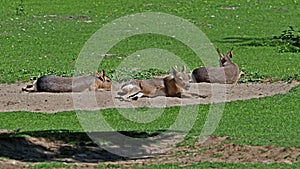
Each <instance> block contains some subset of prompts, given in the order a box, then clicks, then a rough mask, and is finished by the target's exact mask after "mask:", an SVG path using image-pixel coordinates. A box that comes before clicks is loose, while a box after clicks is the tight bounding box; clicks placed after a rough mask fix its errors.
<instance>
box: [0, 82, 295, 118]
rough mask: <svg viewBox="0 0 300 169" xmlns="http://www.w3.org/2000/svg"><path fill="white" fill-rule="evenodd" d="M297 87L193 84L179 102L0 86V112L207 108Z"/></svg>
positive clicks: (116, 87)
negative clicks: (29, 91)
mask: <svg viewBox="0 0 300 169" xmlns="http://www.w3.org/2000/svg"><path fill="white" fill-rule="evenodd" d="M298 84H299V82H297V81H294V82H292V83H285V82H277V83H256V84H254V83H253V84H237V85H228V84H227V85H224V84H208V83H201V84H196V83H193V84H192V85H191V88H190V90H189V91H187V93H184V94H183V98H170V97H164V96H158V97H155V98H141V99H138V100H137V101H128V100H123V99H121V97H120V95H119V94H118V92H119V85H118V84H114V87H113V91H103V92H96V93H94V92H83V93H45V92H36V93H26V92H22V91H21V88H22V87H24V86H26V84H24V83H17V84H10V85H8V84H0V112H11V111H29V112H45V113H54V112H61V111H71V110H80V109H84V110H99V109H107V108H129V107H133V108H135V107H167V106H182V105H192V104H210V103H217V102H229V101H234V100H247V99H252V98H260V97H266V96H272V95H275V94H285V93H287V92H288V91H289V90H290V89H291V88H293V87H295V86H297V85H298ZM191 95H192V96H191ZM190 96H191V97H190ZM94 103H95V104H94Z"/></svg>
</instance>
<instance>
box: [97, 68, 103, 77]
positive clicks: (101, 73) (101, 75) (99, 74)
mask: <svg viewBox="0 0 300 169" xmlns="http://www.w3.org/2000/svg"><path fill="white" fill-rule="evenodd" d="M96 76H97V77H103V76H105V72H104V70H103V69H102V70H101V72H100V73H99V72H98V71H96Z"/></svg>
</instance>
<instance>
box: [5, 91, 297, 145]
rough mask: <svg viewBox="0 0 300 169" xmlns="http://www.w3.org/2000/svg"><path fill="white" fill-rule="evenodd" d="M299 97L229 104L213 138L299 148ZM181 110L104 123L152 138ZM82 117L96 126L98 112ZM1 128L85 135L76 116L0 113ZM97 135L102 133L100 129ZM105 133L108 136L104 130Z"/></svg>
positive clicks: (197, 128)
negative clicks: (146, 134)
mask: <svg viewBox="0 0 300 169" xmlns="http://www.w3.org/2000/svg"><path fill="white" fill-rule="evenodd" d="M299 96H300V87H297V88H295V89H294V90H293V91H292V92H291V93H289V94H287V95H276V96H273V97H266V98H261V99H251V100H249V101H235V102H230V103H227V104H226V107H225V109H224V113H223V117H222V120H221V122H220V124H219V127H218V128H217V130H216V131H215V132H214V134H215V135H220V136H229V137H230V139H231V141H234V142H236V143H239V144H250V145H276V146H286V147H289V146H292V147H299V146H300V141H299V140H300V137H299V134H298V133H299V132H300V131H299V126H298V121H299V120H300V118H299V115H298V113H299V112H298V111H297V105H298V103H299V101H300V97H299ZM187 107H188V106H187ZM180 109H181V107H169V108H165V109H153V108H138V109H106V110H101V113H102V115H103V118H104V120H105V121H106V122H107V123H108V124H110V126H111V127H112V128H113V129H114V130H115V131H139V132H147V133H150V134H151V133H153V132H156V131H161V130H166V129H168V128H169V127H170V126H171V125H172V124H173V123H174V122H175V120H176V119H177V116H178V113H179V111H180ZM208 111H209V105H200V106H199V112H198V116H197V120H196V121H195V124H194V126H193V128H192V129H191V131H190V133H189V136H199V133H200V132H201V129H202V127H203V124H204V122H205V120H206V116H207V113H208ZM138 114H139V115H138ZM83 115H84V116H85V117H86V119H88V120H89V123H91V124H94V123H93V122H94V121H93V120H92V119H95V121H97V119H96V118H98V117H99V112H98V111H96V112H88V113H85V114H83ZM81 116H82V115H81ZM153 117H158V118H157V119H156V118H154V119H155V120H153V121H152V120H151V121H150V122H148V121H146V122H145V123H144V122H135V121H138V119H139V118H142V119H151V118H153ZM81 122H84V121H81ZM0 128H5V129H11V130H15V129H21V131H43V130H53V131H54V132H55V131H60V130H67V131H72V132H83V131H84V130H83V129H82V128H81V126H80V124H79V119H78V118H77V116H76V112H61V113H56V114H43V113H30V112H11V113H0ZM92 131H93V130H92ZM96 131H102V130H99V129H97V130H96ZM103 131H104V132H105V130H103ZM188 138H192V137H188Z"/></svg>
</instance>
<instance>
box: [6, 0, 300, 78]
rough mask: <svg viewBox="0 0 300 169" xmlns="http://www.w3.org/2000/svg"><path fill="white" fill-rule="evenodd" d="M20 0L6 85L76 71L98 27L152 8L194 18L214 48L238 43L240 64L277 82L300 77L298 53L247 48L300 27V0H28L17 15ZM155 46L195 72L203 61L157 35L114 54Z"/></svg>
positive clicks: (11, 24)
mask: <svg viewBox="0 0 300 169" xmlns="http://www.w3.org/2000/svg"><path fill="white" fill-rule="evenodd" d="M19 5H20V1H13V2H11V1H4V2H2V8H3V14H2V19H1V22H0V25H1V34H0V40H1V42H4V43H2V44H1V50H0V56H1V60H0V65H1V67H0V82H2V83H12V82H15V81H29V80H30V78H32V77H38V76H40V75H43V74H57V75H63V76H71V75H72V74H73V71H74V69H75V68H74V64H75V61H76V59H77V57H78V54H79V52H80V50H81V48H82V47H83V45H84V43H85V42H86V41H87V40H88V39H89V37H90V36H91V35H92V34H93V33H94V32H96V31H97V30H98V29H100V28H101V27H102V26H103V25H104V24H106V23H110V22H111V21H113V20H114V19H117V18H119V17H122V16H124V15H129V14H132V13H137V12H146V11H152V12H165V13H168V14H172V15H175V16H179V17H182V18H184V19H187V20H188V21H190V22H191V23H194V24H195V25H196V26H198V27H199V28H200V29H201V30H202V31H203V32H204V33H205V34H206V35H207V36H208V38H209V39H210V40H211V41H212V42H213V43H214V46H215V47H218V48H221V49H223V50H228V49H229V48H231V47H234V48H235V51H234V61H235V62H236V63H238V64H239V65H240V66H241V67H242V68H243V70H245V71H246V72H248V73H251V72H258V74H259V75H265V76H271V77H273V78H274V79H286V78H288V77H290V76H294V75H295V74H298V75H299V70H300V66H299V64H298V63H299V61H300V58H299V57H298V55H297V54H294V53H279V52H278V50H277V48H276V47H274V46H267V45H266V46H261V47H255V46H252V45H246V46H245V45H242V44H243V42H244V41H246V40H249V39H250V40H251V39H253V40H255V39H262V38H272V37H273V36H279V35H280V34H281V32H282V31H283V30H286V29H288V26H295V27H296V26H297V25H299V22H300V21H299V20H298V19H297V18H298V14H299V11H300V10H299V9H298V8H299V5H297V3H296V1H291V2H290V3H288V2H281V1H259V2H254V1H253V2H252V1H238V0H235V1H228V2H223V1H203V2H202V1H197V0H193V1H189V2H187V1H183V0H176V1H174V2H169V1H158V0H151V1H138V2H136V1H128V2H126V3H125V2H111V1H108V0H104V1H101V2H94V1H90V2H89V1H85V2H80V1H78V2H74V1H64V2H61V1H51V5H50V2H47V1H39V2H35V1H30V0H28V1H23V6H24V7H23V8H24V11H25V14H23V13H19V15H17V12H16V8H19ZM228 6H229V7H230V6H233V7H236V10H228V9H224V8H226V7H228ZM87 21H92V22H91V23H88V22H87ZM227 38H234V39H237V40H232V39H231V40H230V39H227ZM199 45H200V44H199ZM154 47H159V48H162V49H166V50H168V51H170V52H173V53H175V54H176V55H178V56H180V57H181V58H182V59H183V60H184V61H185V63H186V64H187V65H188V67H189V68H190V69H193V68H196V67H198V66H201V65H202V63H201V62H200V61H195V58H194V57H191V56H193V53H192V52H191V51H190V50H189V49H187V48H186V47H185V46H184V45H183V44H181V43H178V42H176V41H175V40H174V39H172V38H166V37H163V36H158V35H153V36H151V35H141V36H137V37H132V38H128V39H126V40H125V41H124V42H120V43H119V44H117V45H116V46H115V47H114V48H113V49H112V50H111V53H113V54H117V55H122V56H124V55H125V56H127V55H130V54H132V53H133V52H135V51H137V50H141V49H145V48H154ZM216 62H217V56H216ZM116 63H119V62H116V60H115V59H111V60H110V61H107V62H105V63H103V65H101V66H100V67H101V68H105V69H108V70H111V71H112V70H114V68H115V67H116V66H117V65H116ZM170 66H171V65H170ZM99 69H100V68H99ZM168 70H169V69H167V70H165V71H168ZM297 79H298V80H299V76H298V77H297Z"/></svg>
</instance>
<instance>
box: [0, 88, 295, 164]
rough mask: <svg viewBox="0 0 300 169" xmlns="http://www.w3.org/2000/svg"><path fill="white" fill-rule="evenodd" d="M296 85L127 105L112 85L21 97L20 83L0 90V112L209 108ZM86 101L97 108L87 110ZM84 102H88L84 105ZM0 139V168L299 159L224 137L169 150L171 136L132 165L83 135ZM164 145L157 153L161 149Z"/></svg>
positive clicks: (201, 91) (4, 135)
mask: <svg viewBox="0 0 300 169" xmlns="http://www.w3.org/2000/svg"><path fill="white" fill-rule="evenodd" d="M297 85H299V82H292V83H284V82H277V83H258V84H237V85H219V84H213V85H211V84H206V83H203V84H192V87H191V90H189V91H188V92H187V93H188V94H185V95H184V97H183V98H166V97H163V96H159V97H155V98H141V99H139V100H137V101H128V100H123V99H121V97H120V96H119V95H118V90H117V89H118V86H119V85H118V84H115V85H114V90H113V91H112V92H108V91H105V92H97V93H93V92H86V93H75V94H74V93H73V94H72V93H24V92H22V91H21V88H22V87H24V86H25V84H23V83H17V84H11V85H8V84H1V85H0V111H1V112H10V111H30V112H44V113H54V112H61V111H70V110H77V109H87V110H98V109H106V108H115V107H117V108H127V107H166V106H174V105H177V106H180V105H188V104H210V103H217V102H229V101H234V100H247V99H252V98H260V97H266V96H272V95H275V94H284V93H287V92H288V91H289V90H290V89H291V88H293V87H295V86H297ZM218 94H219V95H218ZM220 95H221V96H220ZM91 96H93V98H94V100H96V103H97V104H90V105H89V104H88V102H90V101H89V98H90V97H91ZM191 96H192V97H191ZM85 100H88V102H86V101H85ZM75 102H76V103H75ZM78 103H83V105H84V106H83V105H78ZM161 103H164V104H161ZM76 104H77V105H76ZM15 134H19V135H22V136H23V135H30V136H31V137H30V138H27V137H21V136H20V137H16V135H15ZM179 137H180V136H179ZM0 138H1V139H0V168H1V167H2V168H30V166H33V165H35V164H37V163H41V162H65V163H69V164H70V165H73V167H77V168H80V167H81V168H93V167H94V166H96V165H98V164H99V162H103V164H104V165H106V166H107V167H109V165H111V164H117V165H122V166H123V167H129V168H131V167H132V166H135V165H149V164H168V163H178V164H179V165H181V166H186V165H192V164H194V163H197V162H205V161H207V162H228V163H241V162H243V163H244V162H249V163H267V164H268V163H286V164H292V163H295V162H297V161H299V156H300V148H296V147H289V148H286V147H275V146H250V145H243V146H241V145H237V144H234V143H232V142H230V138H228V137H216V136H209V137H207V138H205V139H204V141H202V142H196V143H195V144H194V146H190V145H189V146H179V147H175V146H174V145H173V144H172V142H174V140H176V139H178V135H171V136H168V138H167V139H166V138H164V139H163V140H164V143H163V144H165V145H166V144H169V145H170V146H169V147H168V148H167V149H165V151H161V150H160V145H159V144H157V145H156V148H154V149H151V151H152V154H153V153H154V154H156V155H155V156H142V157H137V158H134V159H132V158H125V157H122V156H118V155H116V154H113V153H110V152H108V151H106V150H105V149H103V148H101V147H99V146H98V145H97V144H95V143H93V141H92V140H90V138H89V137H88V136H87V134H86V133H69V132H68V131H61V132H60V133H53V132H52V131H40V132H34V133H26V132H19V131H8V130H1V129H0ZM165 145H164V146H163V147H167V146H165ZM171 145H172V146H171ZM149 147H151V146H149ZM149 147H144V148H145V151H147V150H149V149H150V148H149ZM160 152H162V153H160Z"/></svg>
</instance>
